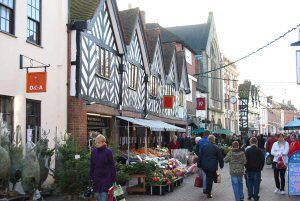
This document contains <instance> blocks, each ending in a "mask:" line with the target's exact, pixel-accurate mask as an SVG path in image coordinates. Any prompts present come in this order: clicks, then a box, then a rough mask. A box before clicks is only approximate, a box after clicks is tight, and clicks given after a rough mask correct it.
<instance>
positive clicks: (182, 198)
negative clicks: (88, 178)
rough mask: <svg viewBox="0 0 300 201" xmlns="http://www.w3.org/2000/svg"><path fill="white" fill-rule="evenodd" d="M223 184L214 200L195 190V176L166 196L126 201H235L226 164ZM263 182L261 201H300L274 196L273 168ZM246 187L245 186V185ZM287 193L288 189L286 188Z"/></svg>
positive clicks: (134, 197) (132, 197) (267, 168)
mask: <svg viewBox="0 0 300 201" xmlns="http://www.w3.org/2000/svg"><path fill="white" fill-rule="evenodd" d="M221 174H222V183H221V184H214V186H213V191H212V196H213V199H207V198H206V196H205V195H204V194H203V193H202V188H201V189H199V188H194V178H195V176H194V175H193V176H190V177H188V178H185V179H184V181H183V184H182V185H181V186H180V187H177V188H176V189H175V190H174V192H172V193H167V194H166V195H164V196H149V195H128V196H127V199H126V201H148V200H149V201H150V200H151V201H153V200H155V201H199V200H216V201H234V196H233V191H232V187H231V181H230V176H229V170H228V165H227V164H226V165H225V167H224V169H223V170H222V171H221ZM262 177H263V181H262V184H261V192H260V197H261V199H260V200H261V201H285V200H289V201H293V200H298V201H299V200H300V198H299V197H288V196H287V195H278V194H274V193H273V191H274V189H275V187H274V185H275V184H274V178H273V171H272V169H271V166H265V169H264V171H263V174H262ZM244 186H245V185H244ZM286 191H287V188H286ZM244 193H245V198H246V200H247V197H246V196H247V190H246V186H245V187H244Z"/></svg>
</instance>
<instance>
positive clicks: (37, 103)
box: [26, 99, 42, 143]
mask: <svg viewBox="0 0 300 201" xmlns="http://www.w3.org/2000/svg"><path fill="white" fill-rule="evenodd" d="M28 103H31V104H33V105H34V107H36V108H35V109H36V111H37V113H36V114H30V115H29V114H28V113H27V111H28V110H27V104H28ZM41 107H42V102H41V101H39V100H33V99H26V142H27V140H28V137H27V129H28V125H29V121H28V118H29V117H34V118H36V119H35V121H36V122H37V124H38V125H35V126H38V129H37V139H35V135H34V128H31V129H32V137H31V140H32V142H33V143H36V142H38V141H39V140H40V139H41V129H40V128H41V116H42V115H41V114H42V112H41Z"/></svg>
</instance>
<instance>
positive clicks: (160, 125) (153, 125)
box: [117, 116, 186, 132]
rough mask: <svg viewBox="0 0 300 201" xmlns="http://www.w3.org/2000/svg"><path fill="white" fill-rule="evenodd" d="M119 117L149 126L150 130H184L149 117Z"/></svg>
mask: <svg viewBox="0 0 300 201" xmlns="http://www.w3.org/2000/svg"><path fill="white" fill-rule="evenodd" d="M117 118H119V119H123V120H125V121H128V122H131V123H133V124H137V125H140V126H143V127H146V128H150V130H151V131H176V132H186V130H185V129H184V128H180V127H177V126H174V125H171V124H168V123H165V122H163V121H158V120H150V119H139V118H131V117H124V116H117Z"/></svg>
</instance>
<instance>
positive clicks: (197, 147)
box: [195, 136, 201, 156]
mask: <svg viewBox="0 0 300 201" xmlns="http://www.w3.org/2000/svg"><path fill="white" fill-rule="evenodd" d="M200 140H201V137H200V136H198V137H196V138H195V144H196V146H195V154H196V155H197V156H198V155H199V143H198V142H199V141H200Z"/></svg>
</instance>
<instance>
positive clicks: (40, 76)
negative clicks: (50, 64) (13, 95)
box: [26, 72, 47, 93]
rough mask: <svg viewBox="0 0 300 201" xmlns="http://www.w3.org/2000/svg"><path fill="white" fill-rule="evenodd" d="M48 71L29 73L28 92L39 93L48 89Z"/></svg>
mask: <svg viewBox="0 0 300 201" xmlns="http://www.w3.org/2000/svg"><path fill="white" fill-rule="evenodd" d="M46 87H47V72H31V73H27V82H26V92H27V93H39V92H46V91H47V88H46Z"/></svg>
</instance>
